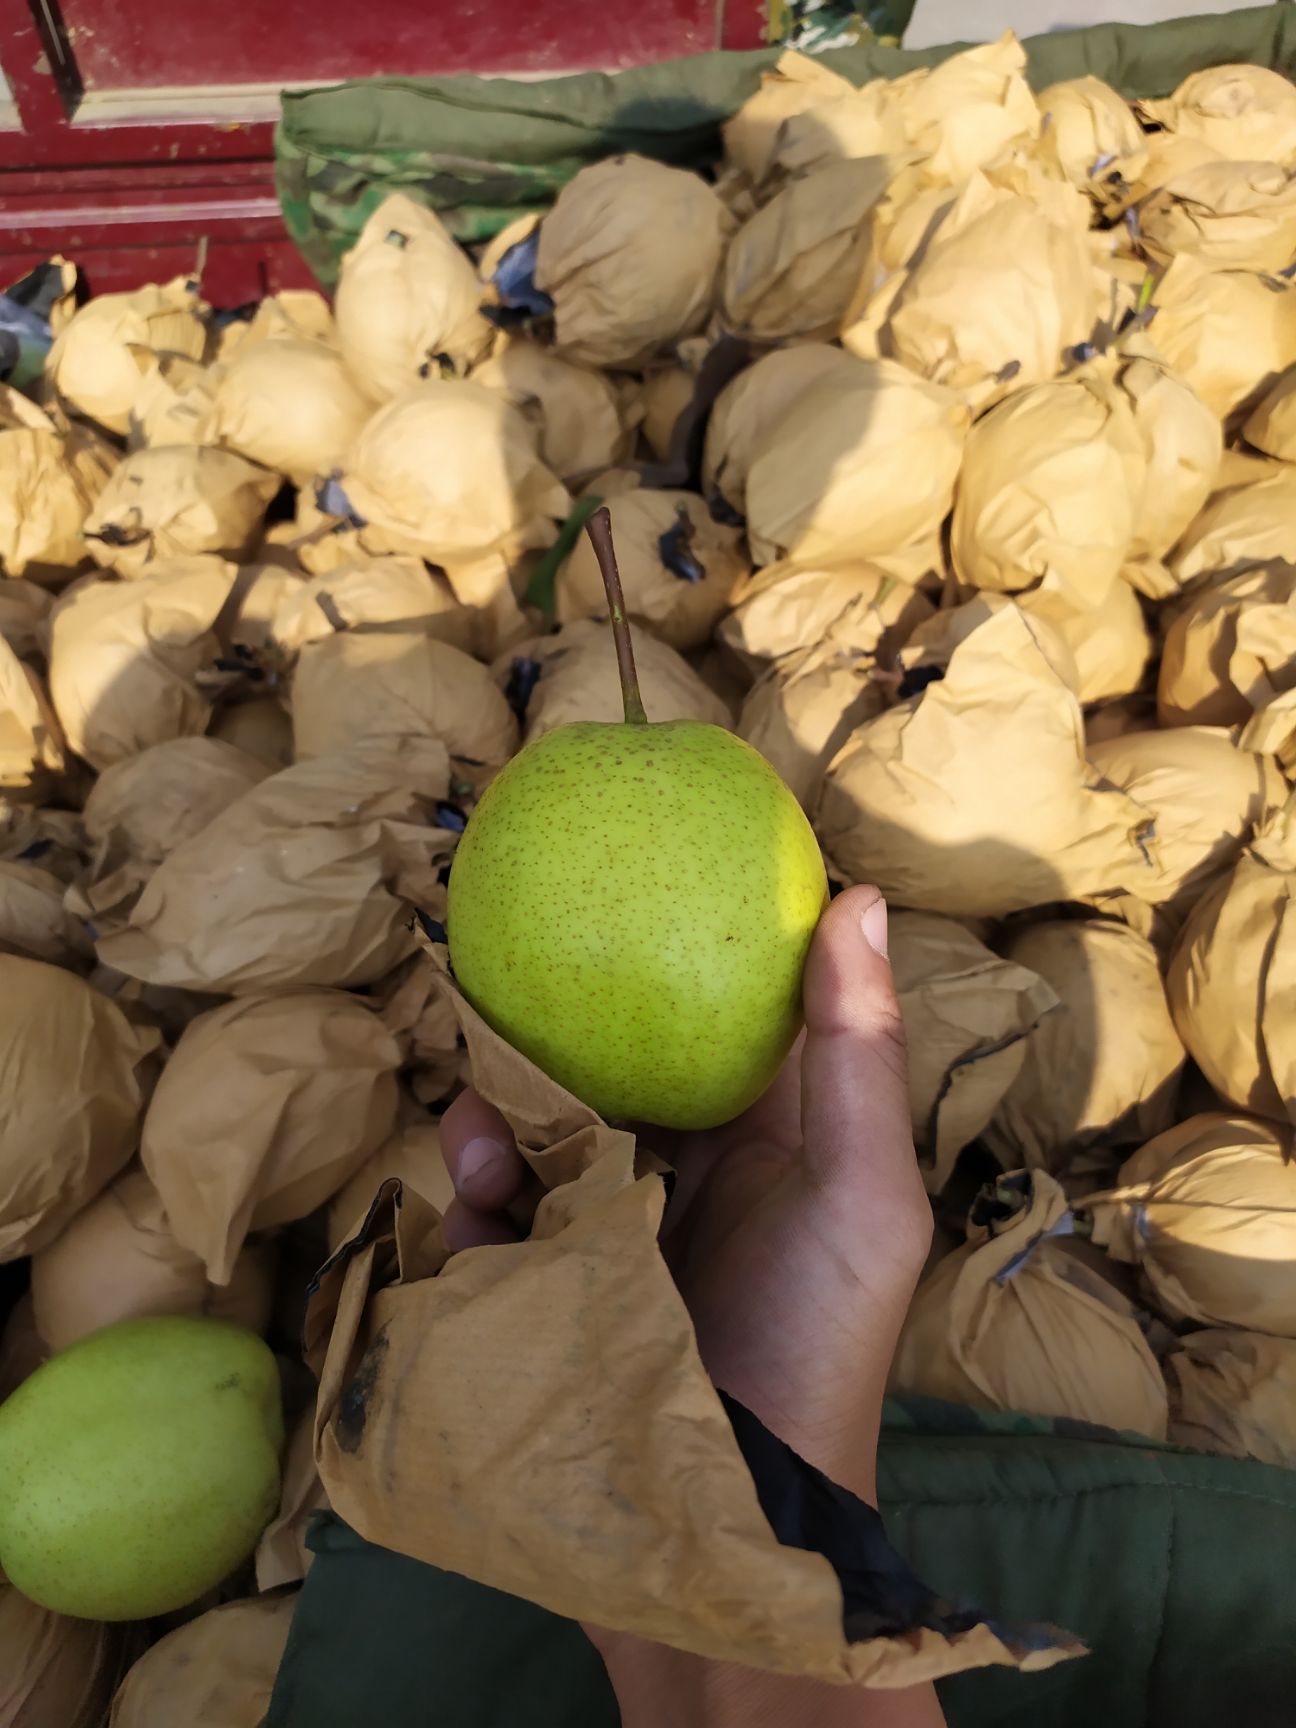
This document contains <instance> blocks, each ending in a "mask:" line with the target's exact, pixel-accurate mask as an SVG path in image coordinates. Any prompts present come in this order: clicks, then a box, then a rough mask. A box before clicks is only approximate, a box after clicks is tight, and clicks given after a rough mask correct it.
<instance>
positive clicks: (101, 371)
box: [45, 276, 207, 435]
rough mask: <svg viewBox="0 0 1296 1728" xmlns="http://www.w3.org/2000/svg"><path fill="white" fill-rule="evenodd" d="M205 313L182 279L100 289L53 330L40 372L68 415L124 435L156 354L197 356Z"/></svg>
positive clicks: (191, 287) (204, 332)
mask: <svg viewBox="0 0 1296 1728" xmlns="http://www.w3.org/2000/svg"><path fill="white" fill-rule="evenodd" d="M206 312H207V307H206V306H205V305H204V304H203V301H202V299H201V298H200V296H199V295H198V293H197V292H196V290H195V285H194V284H193V283H191V282H190V281H189V280H188V279H187V278H185V277H183V276H177V277H176V278H175V280H174V281H171V282H166V283H163V284H161V285H153V284H150V285H149V286H147V287H144V288H137V289H136V290H135V291H134V293H131V294H97V295H96V296H95V297H94V299H92V300H89V301H87V303H86V304H85V305H84V306H82V307H80V308H79V309H78V310H77V311H76V312H75V313H74V314H73V315H72V317H71V318H70V319H69V320H68V321H67V323H66V324H64V325H63V326H62V328H61V329H60V330H59V331H58V332H57V333H56V335H55V339H54V345H53V347H52V348H51V349H50V351H49V354H48V355H47V357H46V360H45V376H46V378H47V379H48V380H49V382H50V383H51V384H52V385H53V387H54V390H55V393H56V394H57V396H58V398H59V400H60V402H61V403H62V404H63V405H64V407H66V408H67V409H69V410H70V411H71V412H72V413H74V414H80V415H83V416H84V417H85V418H86V419H87V420H92V421H94V422H95V423H96V424H97V425H99V426H102V427H103V428H104V429H105V430H106V431H109V432H116V433H120V434H122V435H124V434H125V433H126V432H127V431H128V430H129V426H130V414H131V408H132V406H133V405H134V402H135V399H136V396H137V394H138V393H139V390H140V387H141V384H142V382H143V380H144V379H145V378H146V377H147V376H148V373H149V371H150V370H151V362H152V361H153V360H154V359H155V357H160V356H161V355H164V354H179V355H182V356H184V357H185V358H186V359H189V360H201V359H202V357H203V352H204V350H205V349H206V346H207V324H206V317H205V314H206Z"/></svg>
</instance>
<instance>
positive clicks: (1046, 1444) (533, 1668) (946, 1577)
mask: <svg viewBox="0 0 1296 1728" xmlns="http://www.w3.org/2000/svg"><path fill="white" fill-rule="evenodd" d="M879 1494H880V1499H881V1503H882V1510H883V1513H884V1515H885V1518H886V1523H887V1529H888V1532H889V1534H890V1536H891V1539H892V1541H893V1542H894V1543H895V1545H896V1547H897V1548H898V1549H899V1550H900V1552H901V1553H902V1554H904V1555H905V1557H906V1558H907V1559H908V1560H909V1562H910V1563H911V1564H912V1565H913V1566H914V1567H915V1569H916V1570H917V1571H918V1572H919V1574H920V1575H921V1576H922V1577H923V1578H925V1579H926V1580H927V1582H928V1583H930V1584H932V1585H933V1586H934V1587H935V1588H936V1589H938V1590H939V1591H941V1592H942V1593H943V1594H945V1595H947V1596H949V1597H952V1598H954V1599H956V1600H957V1599H963V1600H967V1601H972V1602H977V1603H979V1604H980V1605H981V1606H982V1607H984V1608H987V1609H989V1610H990V1611H991V1612H993V1613H994V1614H995V1615H996V1616H997V1617H1000V1618H1004V1619H1016V1620H1048V1621H1052V1622H1054V1623H1056V1624H1058V1625H1062V1626H1065V1627H1067V1628H1068V1630H1070V1631H1072V1632H1075V1633H1077V1634H1078V1635H1079V1636H1080V1637H1081V1638H1083V1639H1084V1640H1085V1642H1086V1643H1087V1644H1088V1646H1089V1649H1090V1654H1089V1655H1088V1656H1085V1657H1082V1658H1080V1659H1078V1660H1076V1661H1072V1662H1064V1663H1061V1664H1060V1665H1059V1666H1057V1667H1056V1668H1051V1669H1047V1670H1045V1671H1044V1672H1043V1673H1040V1674H1019V1673H1016V1672H1015V1671H1010V1670H1006V1669H987V1670H981V1671H978V1672H974V1673H969V1674H960V1675H956V1676H954V1677H953V1678H952V1679H950V1680H947V1681H944V1682H942V1684H941V1687H940V1692H941V1702H942V1704H943V1705H944V1708H945V1712H946V1716H947V1719H948V1722H949V1724H950V1728H1028V1725H1029V1728H1039V1725H1041V1724H1047V1728H1219V1725H1220V1724H1221V1723H1237V1724H1238V1725H1239V1728H1285V1725H1288V1724H1290V1723H1291V1722H1292V1721H1293V1719H1294V1711H1293V1703H1292V1701H1293V1699H1296V1637H1293V1631H1292V1614H1291V1608H1290V1601H1291V1578H1292V1563H1293V1558H1294V1557H1296V1472H1291V1471H1285V1470H1279V1469H1275V1468H1273V1467H1272V1466H1269V1465H1265V1464H1259V1463H1255V1462H1252V1461H1250V1460H1244V1459H1235V1458H1221V1457H1214V1456H1207V1455H1206V1454H1203V1453H1196V1452H1187V1451H1183V1450H1181V1449H1179V1448H1175V1447H1169V1446H1158V1445H1155V1444H1153V1443H1151V1442H1148V1441H1142V1440H1139V1439H1138V1438H1137V1437H1135V1436H1131V1435H1119V1434H1114V1433H1111V1432H1109V1431H1107V1430H1104V1429H1097V1428H1088V1427H1086V1426H1084V1425H1083V1424H1079V1423H1069V1422H1045V1421H1040V1420H1036V1419H1033V1418H1029V1417H1021V1416H1009V1417H1004V1416H996V1415H991V1414H985V1413H981V1412H977V1411H970V1410H963V1409H959V1408H955V1407H954V1406H951V1405H944V1404H936V1403H933V1402H930V1401H926V1400H909V1401H906V1402H905V1403H903V1404H901V1403H894V1402H893V1403H891V1404H890V1405H889V1406H888V1410H887V1422H886V1427H885V1428H884V1431H883V1438H882V1446H881V1452H880V1457H879ZM311 1546H312V1548H313V1549H314V1551H315V1556H316V1557H315V1561H314V1564H313V1566H312V1569H311V1571H310V1573H309V1575H308V1577H307V1579H306V1583H305V1586H304V1588H303V1590H302V1594H301V1598H300V1601H299V1605H298V1609H297V1613H296V1616H295V1619H294V1622H293V1627H292V1631H291V1634H290V1637H289V1641H288V1648H287V1651H286V1653H285V1656H284V1661H283V1665H282V1668H281V1670H280V1674H279V1680H278V1684H277V1686H276V1689H275V1695H274V1699H273V1702H272V1705H271V1709H270V1713H269V1715H268V1717H267V1718H266V1724H265V1728H355V1725H356V1724H357V1723H361V1722H371V1721H372V1722H381V1723H382V1724H383V1728H433V1725H435V1728H522V1725H523V1724H525V1725H526V1728H616V1725H617V1723H618V1720H619V1718H618V1713H617V1708H616V1701H615V1699H614V1698H613V1695H612V1692H611V1689H610V1687H609V1685H608V1681H607V1677H606V1675H605V1673H604V1671H603V1668H602V1664H601V1663H600V1661H599V1659H598V1656H597V1654H596V1653H595V1651H594V1649H593V1647H592V1646H591V1645H590V1644H589V1643H588V1641H587V1640H586V1639H585V1638H584V1636H583V1634H582V1633H581V1632H580V1630H579V1628H577V1627H576V1626H574V1625H572V1624H571V1623H570V1622H567V1621H562V1620H558V1619H556V1618H554V1617H553V1616H552V1615H550V1614H548V1613H546V1612H545V1611H544V1610H542V1609H539V1608H536V1607H534V1606H532V1605H531V1604H530V1603H526V1602H520V1601H518V1600H517V1599H516V1598H514V1597H509V1596H503V1595H501V1594H500V1593H499V1592H497V1591H493V1590H488V1589H486V1588H484V1587H483V1586H482V1585H479V1584H473V1583H470V1582H469V1581H468V1580H466V1579H463V1578H458V1577H455V1576H454V1575H452V1574H450V1573H444V1572H439V1571H437V1570H436V1569H435V1568H433V1567H429V1566H424V1565H421V1564H419V1563H418V1562H417V1561H413V1560H409V1559H406V1558H404V1557H403V1556H401V1555H396V1554H389V1553H386V1552H384V1551H383V1550H382V1549H378V1548H374V1547H371V1546H370V1545H369V1544H368V1543H366V1542H364V1541H362V1540H361V1538H360V1537H359V1536H357V1535H356V1534H355V1533H354V1532H353V1531H351V1530H348V1529H347V1528H346V1526H345V1525H343V1524H341V1523H340V1522H339V1521H338V1520H336V1519H334V1518H331V1517H325V1518H323V1519H321V1520H320V1522H319V1523H318V1525H317V1526H316V1528H315V1530H314V1531H313V1533H312V1537H311Z"/></svg>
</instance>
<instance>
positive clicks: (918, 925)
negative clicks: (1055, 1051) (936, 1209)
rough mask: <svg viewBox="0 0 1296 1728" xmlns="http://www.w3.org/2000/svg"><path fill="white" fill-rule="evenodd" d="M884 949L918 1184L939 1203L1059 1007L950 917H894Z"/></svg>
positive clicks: (1049, 993) (1041, 985) (1021, 969)
mask: <svg viewBox="0 0 1296 1728" xmlns="http://www.w3.org/2000/svg"><path fill="white" fill-rule="evenodd" d="M888 948H889V952H890V956H891V969H892V971H893V973H894V974H895V981H896V991H897V993H898V995H899V998H900V1012H901V1015H902V1016H903V1018H904V1023H905V1032H906V1033H907V1035H908V1041H909V1103H910V1111H911V1114H912V1116H913V1131H914V1144H915V1145H916V1146H917V1148H918V1162H919V1165H920V1166H921V1168H922V1172H923V1181H924V1182H925V1183H926V1185H927V1188H928V1191H929V1192H930V1193H933V1194H939V1193H940V1191H941V1190H942V1188H943V1187H944V1186H945V1184H946V1182H947V1181H948V1180H949V1178H950V1176H951V1174H952V1173H953V1170H954V1165H955V1162H956V1160H957V1158H958V1155H959V1153H960V1152H961V1151H962V1150H963V1148H964V1147H965V1146H966V1145H967V1144H968V1143H969V1142H970V1141H972V1140H975V1139H976V1138H977V1136H978V1135H979V1134H981V1133H982V1132H983V1131H984V1129H985V1127H986V1125H987V1124H988V1123H989V1121H990V1119H991V1117H992V1116H993V1115H994V1113H995V1110H996V1108H997V1106H998V1104H999V1101H1000V1099H1001V1098H1002V1097H1003V1095H1004V1093H1005V1092H1007V1091H1008V1089H1009V1087H1011V1086H1012V1084H1013V1082H1014V1081H1015V1080H1016V1078H1017V1075H1018V1074H1019V1073H1020V1072H1021V1067H1022V1062H1023V1060H1024V1059H1025V1056H1026V1053H1027V1050H1028V1049H1029V1048H1030V1045H1031V1043H1032V1040H1033V1037H1034V1036H1035V1034H1036V1032H1037V1029H1038V1028H1039V1026H1040V1024H1041V1022H1042V1021H1044V1020H1045V1019H1046V1018H1047V1017H1049V1016H1051V1015H1052V1014H1054V1013H1055V1012H1056V1011H1057V1008H1058V999H1057V996H1056V995H1055V994H1054V992H1053V990H1052V988H1051V987H1050V986H1049V985H1048V984H1047V983H1046V982H1045V981H1044V980H1043V979H1042V978H1039V977H1037V976H1036V974H1035V973H1034V972H1031V971H1028V970H1027V968H1026V967H1025V966H1024V965H1020V964H1018V963H1017V962H1015V961H1014V960H1012V959H1003V960H1001V959H1000V958H999V957H998V955H996V954H993V953H991V951H990V949H989V948H987V947H986V946H985V944H984V943H983V942H981V941H979V940H978V938H977V937H976V936H974V935H973V933H972V932H971V931H970V930H968V929H966V928H965V927H964V926H963V925H962V924H957V923H955V921H954V920H953V919H952V918H940V917H937V916H936V915H935V914H934V913H930V912H892V913H891V918H890V927H889V932H888Z"/></svg>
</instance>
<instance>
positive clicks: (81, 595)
mask: <svg viewBox="0 0 1296 1728" xmlns="http://www.w3.org/2000/svg"><path fill="white" fill-rule="evenodd" d="M236 574H237V572H236V570H235V567H234V566H233V565H232V564H226V563H224V562H223V561H222V560H221V559H218V558H185V559H176V560H175V561H174V562H168V563H167V564H165V565H161V566H159V567H158V568H157V569H156V570H155V571H153V572H150V573H149V574H148V575H147V576H142V577H140V578H139V580H137V581H135V582H111V581H108V580H106V579H104V578H102V577H97V576H88V577H85V578H83V580H81V581H80V582H76V583H74V584H73V585H72V587H71V588H69V589H67V590H66V591H65V592H64V593H63V594H61V595H60V596H59V599H58V603H57V604H56V606H55V608H54V611H53V613H52V614H51V616H50V664H49V687H50V696H51V698H52V700H53V704H54V711H55V713H56V714H57V715H58V718H59V722H60V723H61V725H62V728H63V732H64V734H65V736H66V738H67V742H68V743H69V744H70V745H71V747H72V749H73V750H75V751H76V753H77V755H78V756H83V757H84V758H85V759H86V761H87V762H89V763H90V764H91V766H92V767H95V768H99V769H104V768H111V767H112V765H113V764H114V763H115V762H121V761H124V760H125V758H126V757H128V756H135V755H138V754H139V752H140V751H141V750H147V749H148V748H149V746H150V745H151V744H163V743H166V742H167V741H168V740H169V739H172V738H180V737H184V736H186V735H189V734H193V733H198V732H202V731H203V730H204V729H205V728H206V725H207V721H208V719H209V717H210V715H211V704H210V702H209V701H208V700H207V698H206V696H205V695H204V694H203V692H202V689H201V687H200V685H199V674H200V673H201V672H203V671H205V670H207V669H209V668H210V667H212V666H213V664H214V662H215V660H216V658H217V656H218V655H219V653H220V644H219V642H218V641H217V639H216V636H215V634H214V633H213V626H214V624H215V622H216V619H217V617H218V616H219V615H220V611H221V608H222V606H223V605H224V604H225V601H226V599H227V598H228V596H229V592H230V588H231V586H232V585H233V582H234V578H235V576H236Z"/></svg>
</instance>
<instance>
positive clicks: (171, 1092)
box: [140, 990, 401, 1284]
mask: <svg viewBox="0 0 1296 1728" xmlns="http://www.w3.org/2000/svg"><path fill="white" fill-rule="evenodd" d="M400 1063H401V1048H400V1045H399V1043H398V1042H397V1040H396V1039H395V1037H394V1036H393V1035H392V1033H390V1032H389V1031H388V1030H387V1028H386V1026H384V1024H383V1022H382V1020H381V1019H380V1018H379V1017H378V1015H377V1014H375V1013H374V1012H373V1010H372V1009H371V1008H369V1007H367V1006H366V1005H365V1003H364V1002H363V1001H361V1000H360V998H359V997H356V996H348V995H346V994H345V993H344V992H342V991H333V990H312V991H298V992H293V993H290V994H283V995H281V994H277V993H276V994H273V995H268V996H243V997H239V998H237V999H236V1000H235V1001H233V1002H227V1003H224V1004H223V1005H222V1006H221V1007H219V1008H213V1009H211V1010H210V1011H209V1012H208V1013H206V1014H200V1015H199V1016H198V1018H197V1019H196V1020H194V1021H192V1022H191V1023H190V1025H189V1026H188V1027H187V1028H186V1030H185V1032H184V1035H183V1036H182V1037H181V1039H180V1042H179V1043H178V1044H177V1045H176V1048H175V1051H174V1053H173V1055H172V1057H171V1060H170V1061H169V1062H168V1063H167V1065H166V1068H165V1069H164V1070H163V1073H162V1077H161V1079H160V1080H159V1082H158V1085H157V1088H156V1090H155V1091H154V1094H153V1098H152V1101H151V1102H150V1104H149V1107H148V1111H147V1113H146V1115H145V1118H144V1131H143V1135H142V1137H141V1140H140V1157H141V1159H142V1161H143V1164H144V1168H145V1170H146V1171H147V1173H148V1175H149V1177H150V1178H151V1180H152V1182H153V1183H154V1185H155V1187H156V1188H157V1191H158V1194H159V1196H160V1198H161V1201H162V1205H163V1207H164V1208H165V1210H166V1216H167V1221H168V1222H169V1224H170V1226H171V1229H172V1232H173V1233H174V1235H175V1239H176V1241H177V1242H179V1243H180V1245H181V1246H182V1247H183V1248H187V1249H188V1250H189V1251H190V1253H192V1254H196V1255H197V1256H198V1258H199V1259H200V1260H201V1261H202V1262H203V1264H204V1265H205V1266H206V1268H207V1275H208V1277H209V1278H210V1279H211V1281H212V1282H213V1283H214V1284H228V1283H229V1282H230V1279H231V1278H232V1277H233V1274H234V1266H235V1261H236V1259H237V1257H238V1254H239V1250H240V1249H241V1247H242V1245H243V1242H244V1240H245V1238H246V1237H247V1236H248V1234H249V1233H250V1232H252V1231H261V1230H270V1229H273V1228H274V1227H275V1226H276V1225H280V1224H290V1223H292V1222H293V1221H294V1220H295V1219H298V1218H304V1217H305V1216H306V1215H307V1213H309V1212H313V1211H314V1210H315V1208H316V1207H317V1206H322V1205H323V1204H324V1202H325V1201H326V1200H328V1199H329V1198H330V1197H331V1196H332V1195H333V1194H335V1193H336V1192H337V1190H338V1189H339V1188H340V1187H341V1186H342V1184H343V1183H344V1182H346V1181H347V1179H348V1178H349V1177H350V1176H352V1175H353V1174H354V1172H355V1171H356V1170H357V1169H359V1167H360V1166H361V1165H362V1164H363V1163H364V1162H365V1160H366V1159H367V1158H368V1157H369V1156H370V1155H371V1153H373V1152H375V1151H376V1150H377V1149H378V1147H379V1146H380V1145H381V1144H382V1142H383V1141H384V1140H385V1139H386V1138H387V1136H388V1135H389V1134H390V1133H391V1130H392V1127H393V1126H394V1124H395V1120H396V1098H397V1091H396V1070H397V1068H398V1067H399V1066H400Z"/></svg>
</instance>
